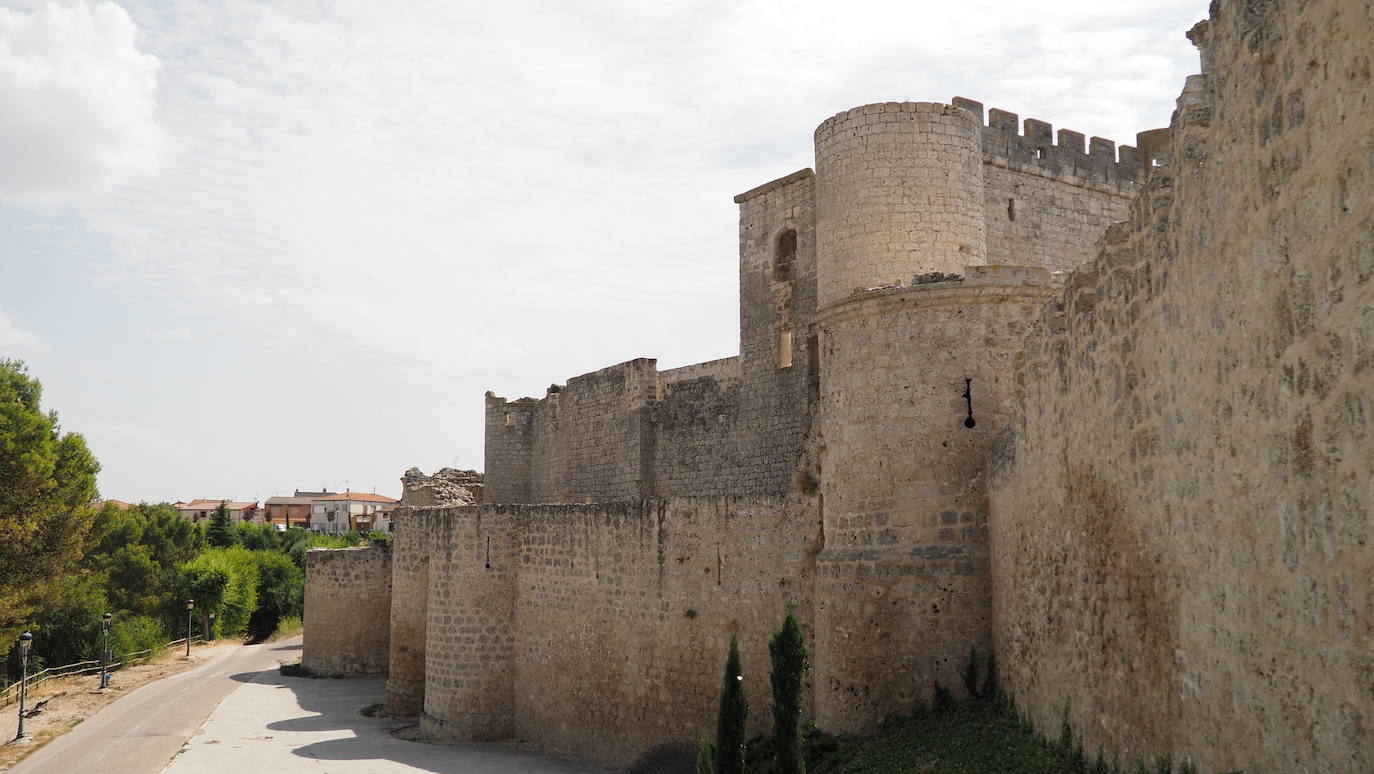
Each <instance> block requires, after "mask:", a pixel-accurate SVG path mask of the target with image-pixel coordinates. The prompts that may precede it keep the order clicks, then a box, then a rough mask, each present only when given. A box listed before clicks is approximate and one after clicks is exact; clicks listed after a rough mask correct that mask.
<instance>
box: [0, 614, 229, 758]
mask: <svg viewBox="0 0 1374 774" xmlns="http://www.w3.org/2000/svg"><path fill="white" fill-rule="evenodd" d="M235 647H239V642H238V641H237V640H234V641H224V640H221V641H219V642H212V643H209V644H207V645H196V646H192V648H191V658H190V660H187V659H186V658H185V657H184V656H183V655H182V653H184V651H182V650H170V651H168V652H167V653H165V654H163V655H162V656H159V657H158V658H156V659H154V660H153V661H151V662H148V663H145V664H140V665H138V666H132V667H129V668H127V669H121V670H120V671H118V672H113V673H111V675H110V690H108V691H107V692H105V693H103V694H102V693H98V692H97V691H96V688H97V686H99V685H100V675H99V674H92V675H80V676H75V677H59V678H56V679H53V680H48V681H47V682H45V683H42V684H40V685H38V686H36V687H34V688H31V689H29V697H28V700H27V702H26V706H27V707H29V708H32V707H33V705H35V704H37V703H38V702H40V701H43V700H44V699H48V698H51V701H49V702H48V704H47V706H45V707H44V708H43V712H42V713H41V714H39V715H36V716H34V717H31V718H25V720H24V732H25V733H26V734H27V735H28V736H29V737H30V738H31V740H32V741H30V742H24V743H17V744H4V745H3V746H0V771H5V770H6V769H8V768H9V767H11V766H13V765H14V764H16V763H18V762H19V761H20V760H22V759H24V758H26V757H28V755H29V754H30V753H32V752H33V751H34V750H37V749H38V748H40V747H42V746H43V745H45V744H47V743H48V742H50V741H52V740H53V739H55V738H57V737H59V736H61V735H62V734H65V733H66V732H67V731H69V730H71V729H72V728H73V727H74V726H76V725H77V724H78V723H80V722H81V721H83V720H85V719H86V718H88V717H90V716H91V715H94V714H95V713H96V712H99V711H100V710H101V709H102V708H104V707H105V705H107V704H109V703H110V702H113V701H115V700H117V699H119V698H120V697H121V696H127V695H128V694H129V692H130V691H132V690H134V689H135V688H138V687H139V686H141V685H146V684H148V683H151V682H153V681H155V680H160V679H162V678H164V677H167V676H169V675H174V674H176V673H178V672H184V671H186V670H188V669H192V668H194V667H196V666H199V665H200V664H202V663H204V661H205V660H206V659H207V658H209V657H210V656H211V655H213V654H215V653H217V652H218V651H220V650H222V649H224V648H235ZM18 728H19V704H18V702H16V703H14V704H10V705H7V706H5V707H0V740H4V742H9V741H10V740H12V739H14V737H15V734H16V733H17V732H18Z"/></svg>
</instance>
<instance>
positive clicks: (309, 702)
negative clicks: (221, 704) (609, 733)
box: [235, 671, 615, 774]
mask: <svg viewBox="0 0 1374 774" xmlns="http://www.w3.org/2000/svg"><path fill="white" fill-rule="evenodd" d="M245 676H247V677H249V679H250V680H252V682H254V683H257V684H259V685H272V686H276V687H277V688H278V689H280V690H289V691H292V692H293V693H294V694H295V700H296V703H297V704H298V705H299V706H300V708H301V709H302V710H304V711H305V712H307V713H311V714H307V715H303V716H301V717H296V718H290V719H287V720H277V721H272V722H270V723H268V724H267V728H268V729H270V730H272V731H277V732H297V733H312V732H313V733H319V732H331V731H347V732H350V733H351V736H349V737H347V738H340V739H328V740H325V741H320V742H313V743H311V744H306V745H303V746H301V747H297V748H295V749H293V750H292V753H293V754H294V755H297V756H300V757H302V758H310V759H314V760H328V761H377V762H378V766H377V770H378V771H386V770H389V767H386V766H384V765H382V762H383V761H390V762H392V763H395V764H399V765H400V766H409V767H411V768H412V769H418V770H422V771H430V772H435V774H457V772H463V773H464V774H484V773H486V772H490V773H491V774H515V773H516V772H521V773H522V774H605V772H608V771H615V769H608V768H605V767H601V766H595V765H592V764H589V763H585V762H582V761H575V760H569V759H563V758H557V757H554V756H551V755H543V754H538V753H533V752H525V751H521V750H518V749H516V748H514V747H511V746H508V745H502V744H459V745H448V744H427V743H424V742H413V741H408V740H404V739H399V738H397V737H394V736H392V732H393V731H395V730H397V729H401V728H405V727H406V726H410V725H413V724H414V722H415V721H414V719H413V718H412V719H406V718H386V717H367V716H364V715H362V714H361V713H360V712H359V710H361V709H362V708H363V707H366V706H369V705H371V704H374V703H377V702H380V701H381V699H382V681H381V680H380V679H378V678H370V679H369V678H363V679H318V678H302V677H285V676H283V675H281V674H280V673H278V672H275V671H267V672H256V673H252V675H245ZM238 677H239V676H237V675H236V676H235V678H236V679H237V678H238ZM400 766H398V767H397V769H398V770H400ZM369 770H370V769H369Z"/></svg>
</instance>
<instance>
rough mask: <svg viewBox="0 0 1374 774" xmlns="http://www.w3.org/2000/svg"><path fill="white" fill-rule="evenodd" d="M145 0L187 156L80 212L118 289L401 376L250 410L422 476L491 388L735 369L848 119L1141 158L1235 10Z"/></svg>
mask: <svg viewBox="0 0 1374 774" xmlns="http://www.w3.org/2000/svg"><path fill="white" fill-rule="evenodd" d="M13 1H14V0H11V2H13ZM0 2H4V0H0ZM121 2H123V3H124V5H125V7H127V8H128V9H129V13H130V14H131V15H132V17H133V19H135V20H136V21H137V25H138V29H139V31H140V32H141V34H142V38H141V39H140V42H139V45H140V47H141V48H142V50H144V51H147V52H149V53H151V54H153V55H156V56H157V57H158V58H159V59H160V61H161V62H162V63H163V64H162V67H161V69H160V70H159V71H158V84H157V89H158V91H157V100H158V102H157V111H158V114H157V116H158V122H159V125H160V126H161V127H162V129H163V132H164V137H165V142H164V145H163V156H162V161H161V167H160V171H159V174H158V175H157V177H156V178H155V179H142V180H134V181H132V182H130V183H128V184H126V185H124V186H122V187H121V188H119V189H118V190H117V191H114V192H113V193H112V194H111V195H109V196H106V197H103V198H101V199H100V200H99V201H93V202H89V203H87V204H86V205H85V206H82V207H80V208H79V210H78V211H79V213H80V215H81V217H83V218H85V220H86V222H87V223H88V224H89V225H90V227H91V230H92V232H93V234H94V235H95V236H94V238H93V239H92V241H93V242H95V241H102V240H103V241H104V242H105V243H107V244H108V246H109V247H108V253H106V254H105V255H104V256H103V257H102V259H101V260H99V261H98V262H96V263H95V264H93V265H92V266H91V267H90V268H92V270H93V276H96V277H99V278H101V279H102V280H103V281H106V282H109V283H116V284H117V285H118V289H117V290H116V291H114V292H112V293H111V294H110V295H111V296H117V297H119V298H121V299H136V300H137V302H138V303H139V304H141V305H143V306H146V307H148V308H155V309H160V308H166V309H167V310H168V312H167V317H166V318H165V319H167V320H169V321H173V322H175V323H176V324H180V323H181V322H183V321H191V324H192V325H193V326H195V327H196V330H197V332H198V333H199V334H200V335H199V337H198V338H197V339H196V347H197V350H198V351H197V355H198V356H199V357H202V358H204V359H205V360H207V361H208V360H212V359H213V360H216V361H223V360H227V359H229V358H233V357H241V358H243V359H244V360H245V361H248V360H253V359H257V360H261V359H267V358H269V357H275V358H277V359H278V360H281V361H299V362H300V365H301V366H302V367H306V368H309V367H315V366H316V365H318V364H319V363H344V362H346V363H349V364H350V367H351V368H355V369H358V370H359V371H360V372H367V373H370V374H382V373H384V374H385V380H384V382H385V386H384V387H379V392H378V395H385V399H379V400H377V401H376V406H375V407H373V406H369V407H368V408H367V410H366V411H367V412H370V413H367V414H366V416H364V413H363V412H358V411H357V410H356V409H357V406H356V403H354V404H346V403H345V402H344V398H342V397H335V396H334V395H332V394H331V393H330V391H328V390H319V389H318V385H317V383H315V382H313V381H311V380H291V379H284V378H282V379H275V378H274V380H261V381H260V382H258V383H264V382H267V381H270V382H271V385H272V387H271V389H272V391H273V392H272V399H271V401H270V402H267V401H264V403H263V405H265V406H267V408H266V409H254V412H255V413H253V414H249V413H248V412H247V409H243V412H244V413H242V414H236V415H234V416H236V417H237V420H236V424H240V425H243V426H245V427H248V426H251V427H253V428H254V429H255V431H256V432H257V433H259V434H262V433H266V432H268V431H270V430H273V429H275V428H274V427H273V426H272V425H271V423H272V422H275V424H276V425H277V426H288V425H289V426H291V427H302V426H311V427H314V426H315V425H310V422H311V420H309V419H307V418H306V417H310V416H314V414H313V413H311V412H314V411H316V410H318V411H319V412H321V414H322V415H324V414H330V413H332V414H339V415H344V414H347V415H348V416H351V417H355V418H356V420H357V422H359V423H361V422H366V421H372V422H374V425H372V426H371V427H370V429H369V432H373V433H376V434H382V433H386V434H387V435H388V437H389V438H392V440H391V441H390V442H388V443H387V444H379V445H374V446H373V447H370V448H369V451H368V452H367V453H369V454H376V455H378V456H379V457H380V455H382V454H384V453H389V454H392V455H397V454H400V452H398V451H396V450H398V449H403V450H405V452H404V453H405V455H407V459H406V461H405V462H404V464H401V465H398V466H397V467H398V468H404V467H405V466H407V465H409V464H414V463H416V462H420V463H424V460H426V459H431V460H435V461H442V462H443V463H444V464H450V461H451V459H452V456H453V454H455V453H457V454H459V455H460V456H461V458H462V459H463V463H462V464H465V465H477V466H480V465H481V459H482V451H481V448H482V435H481V433H482V431H481V426H480V423H481V421H482V419H481V395H482V392H483V391H484V390H486V389H493V390H495V391H496V392H497V393H498V394H503V395H506V396H508V397H519V396H520V395H525V394H541V391H542V389H543V387H544V386H545V385H548V384H549V383H550V382H555V381H557V382H562V381H564V380H565V379H567V378H568V377H570V376H573V375H576V374H579V373H584V372H587V371H590V370H594V369H596V368H600V367H603V366H605V365H608V364H611V363H615V362H618V361H622V360H626V359H629V358H632V357H655V356H656V357H658V358H660V363H661V364H662V365H664V366H665V367H666V366H674V365H683V364H686V363H690V362H694V361H699V360H706V359H710V358H714V357H722V356H726V355H729V354H732V353H733V352H734V350H735V349H736V346H737V341H738V338H737V336H738V328H737V326H738V321H739V317H738V310H737V308H736V292H737V285H736V267H737V250H738V225H737V220H736V219H737V212H738V210H737V208H736V207H735V205H734V204H733V203H732V202H731V197H732V196H733V195H734V194H737V193H739V192H741V191H745V190H747V189H749V188H752V187H754V186H756V185H758V184H760V183H763V182H765V181H767V180H770V179H773V178H776V177H779V176H782V175H785V174H788V173H790V172H792V171H795V170H796V169H799V168H801V167H805V166H810V165H812V163H813V156H812V153H813V151H812V133H813V131H814V129H815V127H816V125H817V124H818V123H820V122H821V121H822V120H824V119H825V118H826V117H828V116H830V115H832V114H834V113H835V112H837V111H840V110H844V109H847V108H850V107H853V106H856V105H860V104H865V103H869V102H881V101H887V100H902V99H912V100H948V99H950V98H951V97H953V96H955V95H959V96H963V97H968V98H971V99H976V100H981V101H983V102H984V103H985V104H987V105H988V106H989V107H1000V108H1003V109H1006V110H1011V111H1015V112H1018V113H1020V114H1021V116H1022V118H1027V117H1035V118H1038V119H1042V120H1045V121H1049V122H1051V123H1053V124H1054V125H1055V127H1056V128H1069V129H1073V130H1077V131H1081V132H1084V133H1085V134H1089V135H1100V136H1103V137H1108V138H1112V139H1116V140H1118V141H1121V142H1123V143H1128V142H1130V141H1131V140H1132V139H1133V136H1134V133H1135V132H1136V131H1139V130H1141V129H1145V128H1152V127H1157V126H1162V125H1164V124H1165V123H1166V122H1167V121H1168V118H1169V113H1170V111H1171V110H1172V108H1173V104H1174V99H1175V97H1176V96H1177V95H1178V93H1179V90H1180V89H1181V87H1182V85H1183V78H1184V77H1185V76H1186V75H1187V74H1188V73H1191V72H1194V71H1195V70H1196V67H1197V57H1196V54H1195V52H1194V51H1193V50H1192V48H1191V47H1190V45H1189V44H1188V43H1187V41H1186V40H1185V39H1184V37H1183V32H1184V30H1185V29H1187V27H1188V26H1190V25H1191V24H1192V23H1193V22H1194V21H1196V20H1197V19H1200V18H1202V17H1203V16H1205V13H1206V4H1207V3H1206V0H1122V1H1121V2H1115V3H1102V2H1100V0H1065V2H1062V3H1058V4H1053V5H1039V6H1035V7H1034V9H1033V12H1018V13H1011V12H1008V10H1007V4H1006V3H1004V2H1000V0H999V1H998V2H993V0H968V2H964V3H948V2H933V1H926V0H886V1H884V0H852V1H851V2H848V3H843V4H835V3H824V4H823V3H819V2H786V3H785V2H782V0H675V2H672V3H646V2H643V0H592V1H591V2H584V3H567V2H562V0H505V1H504V2H501V3H477V2H459V3H455V2H451V0H411V1H410V2H407V3H405V4H404V8H405V10H404V12H398V11H397V10H396V7H394V6H393V5H390V4H386V3H377V2H375V0H332V1H331V2H328V3H275V2H253V1H252V0H242V1H241V2H234V3H219V2H208V1H207V0H121ZM201 321H204V322H201ZM170 324H171V323H170V322H169V325H170ZM157 325H158V323H156V322H154V323H148V324H140V326H139V327H138V328H135V329H134V331H135V336H138V334H139V333H142V332H143V331H144V330H146V329H147V328H148V327H156V326H157ZM211 331H213V333H211ZM264 349H266V350H270V351H269V352H266V353H264V351H263V350H264ZM277 353H282V354H281V356H280V357H278V356H277ZM162 354H164V355H165V354H166V353H162ZM243 365H245V366H248V367H252V366H254V365H255V363H254V362H244V363H243ZM436 396H442V397H436ZM293 400H294V401H297V402H296V404H295V406H296V409H295V411H287V410H283V411H281V412H279V413H276V414H272V413H270V412H271V411H273V410H275V409H274V408H273V407H276V406H279V405H282V406H285V405H291V401H293ZM238 403H241V404H242V405H243V406H249V405H253V404H252V403H251V402H236V405H237V404H238ZM390 407H403V410H400V409H398V410H397V412H396V413H395V414H394V415H385V414H384V413H382V412H383V410H384V409H385V410H389V409H390ZM232 410H238V409H232ZM317 422H318V426H319V427H321V428H324V427H325V426H327V425H328V423H327V422H323V421H319V420H317ZM349 426H350V427H357V426H361V425H349ZM343 427H345V425H339V428H343ZM319 432H321V433H327V432H339V433H343V432H344V430H342V429H339V430H337V431H336V430H334V429H328V430H326V429H320V430H319ZM392 434H394V437H393V435H392ZM321 438H322V439H323V438H325V436H323V435H322V436H321ZM321 446H322V447H332V448H338V449H349V452H348V453H349V455H350V456H349V457H347V458H345V457H340V460H339V461H338V463H337V464H338V465H340V466H342V465H344V464H350V465H352V464H361V463H358V462H355V461H354V459H355V458H356V457H357V456H358V454H359V453H358V452H357V451H356V450H354V449H353V447H351V446H350V438H349V437H347V436H344V435H340V436H337V437H329V438H328V439H326V440H324V441H323V442H322V443H321ZM412 455H413V456H412ZM238 457H239V458H240V459H249V458H251V457H253V455H249V454H240V455H238ZM321 459H323V458H321ZM221 462H222V463H224V464H228V462H232V461H229V460H222V461H221ZM290 464H299V463H294V462H290V461H285V462H282V463H281V464H279V465H278V467H279V468H281V469H285V468H286V467H287V466H289V465H290ZM320 464H321V465H322V466H323V465H324V463H323V462H320ZM220 467H223V465H220ZM382 470H383V471H385V469H384V468H383V469H382ZM326 472H327V471H326ZM371 474H372V475H375V476H377V477H378V478H379V479H382V480H386V479H387V478H388V477H389V476H391V475H393V472H386V473H384V474H383V473H379V472H377V470H376V469H373V470H372V473H371ZM273 475H280V471H278V472H277V473H274V474H273ZM316 475H324V472H321V473H319V474H316ZM330 475H333V474H330ZM359 475H361V474H359ZM168 488H169V489H170V488H171V487H170V486H169V487H168Z"/></svg>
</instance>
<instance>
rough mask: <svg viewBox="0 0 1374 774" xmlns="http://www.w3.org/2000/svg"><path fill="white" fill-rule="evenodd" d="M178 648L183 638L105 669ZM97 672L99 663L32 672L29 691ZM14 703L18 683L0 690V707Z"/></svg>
mask: <svg viewBox="0 0 1374 774" xmlns="http://www.w3.org/2000/svg"><path fill="white" fill-rule="evenodd" d="M204 642H205V638H204V637H200V636H196V637H193V638H191V644H193V645H195V644H198V643H204ZM178 647H181V648H184V647H186V638H185V637H182V638H181V639H179V640H173V641H171V642H169V643H167V644H166V645H164V646H162V647H161V648H153V649H149V650H139V651H135V652H133V653H130V654H128V655H126V656H125V657H124V659H123V660H122V661H115V662H113V663H111V664H109V665H107V666H106V667H105V668H106V669H108V670H109V671H111V672H114V671H116V670H118V669H120V668H121V667H123V666H125V665H126V664H127V665H133V664H137V663H139V662H141V661H147V660H148V659H150V658H152V657H153V653H154V651H157V650H164V651H165V650H171V649H172V648H178ZM99 671H100V662H99V661H78V662H76V663H75V664H64V665H62V666H55V667H48V668H47V669H44V670H41V671H38V672H34V673H33V674H31V675H29V679H28V685H29V690H30V691H32V690H33V689H34V688H35V687H36V686H39V685H41V684H42V683H43V682H44V681H47V680H52V679H53V678H56V677H71V676H72V675H89V674H95V673H96V672H99ZM16 701H19V683H14V684H12V685H10V686H8V687H6V688H4V689H0V707H4V706H7V705H10V704H13V703H14V702H16Z"/></svg>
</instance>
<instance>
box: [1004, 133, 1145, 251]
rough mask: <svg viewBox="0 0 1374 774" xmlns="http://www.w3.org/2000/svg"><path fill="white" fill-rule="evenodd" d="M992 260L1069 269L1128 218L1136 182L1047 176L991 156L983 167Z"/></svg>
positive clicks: (1038, 171) (1036, 170)
mask: <svg viewBox="0 0 1374 774" xmlns="http://www.w3.org/2000/svg"><path fill="white" fill-rule="evenodd" d="M983 177H984V180H985V181H986V186H985V202H986V204H985V209H984V211H985V212H986V213H987V220H986V223H987V234H988V263H989V264H994V265H1013V266H1043V267H1044V268H1046V269H1049V270H1050V271H1070V270H1073V269H1076V268H1078V267H1079V266H1082V265H1083V264H1085V263H1088V262H1089V261H1091V260H1092V259H1093V257H1094V256H1096V255H1097V248H1098V243H1099V242H1100V241H1101V240H1102V234H1103V232H1105V231H1106V230H1107V227H1108V226H1110V225H1111V224H1112V223H1115V222H1117V221H1120V220H1125V219H1126V217H1127V214H1128V212H1129V208H1130V203H1131V197H1132V196H1133V195H1134V193H1135V190H1134V187H1133V186H1128V187H1124V188H1119V187H1117V186H1116V185H1113V184H1110V183H1101V182H1095V181H1085V180H1083V179H1081V178H1077V177H1074V176H1072V175H1068V174H1061V175H1051V174H1046V173H1044V172H1042V171H1041V170H1039V169H1038V168H1034V167H1028V165H1025V164H1016V163H1014V162H1002V161H1000V160H997V161H992V160H989V163H987V164H986V165H985V166H984V167H983Z"/></svg>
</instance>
